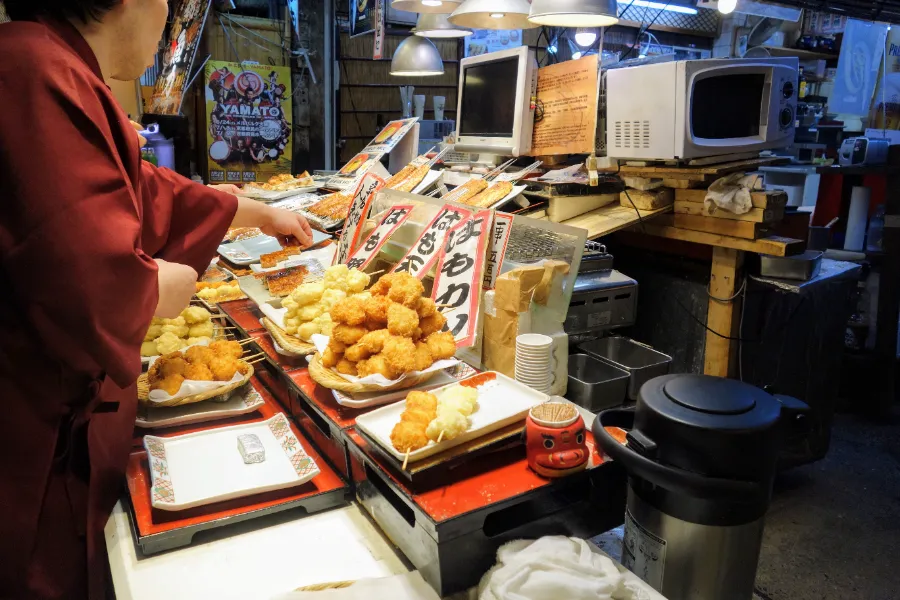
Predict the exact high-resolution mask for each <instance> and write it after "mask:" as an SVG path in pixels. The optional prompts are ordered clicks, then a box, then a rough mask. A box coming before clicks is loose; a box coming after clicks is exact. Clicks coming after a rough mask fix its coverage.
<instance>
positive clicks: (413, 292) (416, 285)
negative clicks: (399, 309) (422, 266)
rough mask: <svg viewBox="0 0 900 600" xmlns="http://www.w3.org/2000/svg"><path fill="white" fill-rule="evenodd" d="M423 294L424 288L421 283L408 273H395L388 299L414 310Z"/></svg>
mask: <svg viewBox="0 0 900 600" xmlns="http://www.w3.org/2000/svg"><path fill="white" fill-rule="evenodd" d="M424 293H425V286H424V285H422V282H421V281H419V280H418V279H416V278H415V277H413V276H412V275H410V274H409V273H395V277H394V279H393V283H391V291H390V292H388V298H390V299H391V300H393V301H394V302H398V303H400V304H402V305H403V306H406V307H408V308H415V307H416V306H418V304H419V299H420V298H421V297H422V294H424Z"/></svg>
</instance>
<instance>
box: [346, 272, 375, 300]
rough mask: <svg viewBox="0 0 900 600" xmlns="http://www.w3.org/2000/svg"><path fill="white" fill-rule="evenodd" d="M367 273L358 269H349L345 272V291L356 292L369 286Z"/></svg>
mask: <svg viewBox="0 0 900 600" xmlns="http://www.w3.org/2000/svg"><path fill="white" fill-rule="evenodd" d="M369 279H370V278H369V275H368V274H367V273H363V272H362V271H360V270H359V269H350V272H349V273H347V278H346V282H347V292H348V293H350V294H358V293H359V292H361V291H363V290H364V289H366V288H367V287H369Z"/></svg>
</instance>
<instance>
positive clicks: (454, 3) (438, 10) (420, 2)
mask: <svg viewBox="0 0 900 600" xmlns="http://www.w3.org/2000/svg"><path fill="white" fill-rule="evenodd" d="M462 2H463V0H394V1H393V2H391V8H394V9H396V10H405V11H408V12H414V13H422V14H444V15H448V14H450V13H452V12H453V11H454V10H456V9H457V8H459V5H460V4H462Z"/></svg>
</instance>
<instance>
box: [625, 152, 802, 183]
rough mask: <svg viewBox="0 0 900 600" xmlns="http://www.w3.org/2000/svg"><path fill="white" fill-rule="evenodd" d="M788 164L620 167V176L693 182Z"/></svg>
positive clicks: (757, 160)
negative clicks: (768, 166)
mask: <svg viewBox="0 0 900 600" xmlns="http://www.w3.org/2000/svg"><path fill="white" fill-rule="evenodd" d="M784 162H788V159H785V158H781V157H767V158H753V159H750V160H738V161H733V162H727V163H722V164H719V165H713V166H708V167H669V166H659V167H629V166H628V165H624V166H621V167H619V174H620V175H634V176H637V177H663V178H672V179H690V180H691V181H705V180H707V179H709V180H712V179H716V178H717V177H718V176H721V175H727V174H728V173H736V172H738V171H755V170H756V169H758V168H759V167H762V166H764V165H773V164H780V163H784Z"/></svg>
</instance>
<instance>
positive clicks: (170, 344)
mask: <svg viewBox="0 0 900 600" xmlns="http://www.w3.org/2000/svg"><path fill="white" fill-rule="evenodd" d="M184 346H185V342H184V340H183V339H181V338H179V337H178V336H177V335H175V334H174V333H164V334H162V335H161V336H159V337H158V338H156V350H157V351H158V352H159V353H160V354H169V353H170V352H175V351H177V350H181V349H182V348H184Z"/></svg>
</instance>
